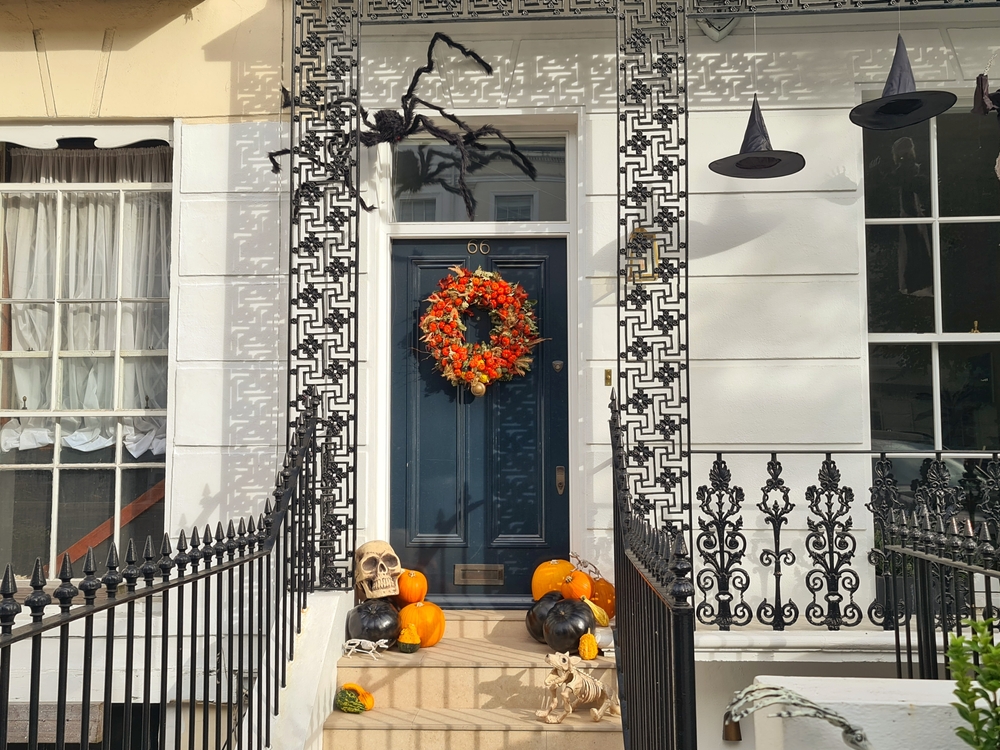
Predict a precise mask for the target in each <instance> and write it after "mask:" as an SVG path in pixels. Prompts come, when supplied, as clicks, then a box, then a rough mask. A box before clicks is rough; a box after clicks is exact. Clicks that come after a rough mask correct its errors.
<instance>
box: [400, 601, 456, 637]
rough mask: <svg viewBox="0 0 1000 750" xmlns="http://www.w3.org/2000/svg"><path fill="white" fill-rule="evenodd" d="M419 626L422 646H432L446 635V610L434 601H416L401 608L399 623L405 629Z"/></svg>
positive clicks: (418, 631)
mask: <svg viewBox="0 0 1000 750" xmlns="http://www.w3.org/2000/svg"><path fill="white" fill-rule="evenodd" d="M410 624H413V625H416V626H417V635H419V636H420V647H421V648H430V647H431V646H433V645H434V644H435V643H437V642H438V641H440V640H441V638H442V636H444V624H445V623H444V612H443V611H442V610H441V608H440V607H439V606H438V605H436V604H434V603H433V602H426V601H425V602H415V603H413V604H408V605H407V606H405V607H403V608H402V609H401V610H399V625H400V627H401V628H403V629H404V630H405V629H406V627H407V626H408V625H410Z"/></svg>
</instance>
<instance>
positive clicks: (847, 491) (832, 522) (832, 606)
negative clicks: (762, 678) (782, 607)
mask: <svg viewBox="0 0 1000 750" xmlns="http://www.w3.org/2000/svg"><path fill="white" fill-rule="evenodd" d="M818 479H819V486H818V487H817V486H816V485H810V486H809V487H808V488H807V489H806V502H807V503H808V505H809V511H810V513H811V515H810V516H809V518H808V519H807V520H806V524H807V525H808V527H809V534H808V535H807V536H806V551H807V552H808V553H809V557H810V559H811V560H812V562H813V565H814V566H815V567H813V568H812V569H811V570H810V571H809V573H807V574H806V587H807V588H808V589H809V591H810V592H811V593H812V595H813V600H812V602H810V603H809V605H808V606H807V607H806V612H805V614H806V619H807V620H808V621H809V622H810V623H812V624H813V625H823V626H826V627H827V628H828V629H830V630H839V629H840V628H841V627H854V626H856V625H858V624H859V623H860V622H861V617H862V614H861V608H860V607H859V606H858V605H857V604H855V602H854V592H855V591H857V590H858V586H859V585H860V579H859V577H858V574H857V571H855V570H854V569H853V568H851V561H852V560H853V559H854V554H855V552H856V551H857V546H858V543H857V540H856V539H855V538H854V535H853V533H852V532H853V529H854V521H853V519H852V518H851V516H850V512H851V506H852V505H853V504H854V490H852V489H851V488H850V487H841V486H840V469H838V468H837V464H836V462H835V461H834V460H833V458H832V457H831V455H830V454H829V453H827V454H826V459H825V460H824V461H823V464H822V466H821V467H820V470H819V477H818ZM820 592H822V597H823V603H820V601H819V594H820ZM845 593H846V594H847V601H846V603H845V601H844V598H845V597H844V594H845Z"/></svg>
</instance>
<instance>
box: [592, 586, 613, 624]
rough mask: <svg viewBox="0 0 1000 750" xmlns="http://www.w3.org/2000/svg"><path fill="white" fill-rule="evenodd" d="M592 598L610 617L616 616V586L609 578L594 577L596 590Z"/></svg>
mask: <svg viewBox="0 0 1000 750" xmlns="http://www.w3.org/2000/svg"><path fill="white" fill-rule="evenodd" d="M590 600H591V601H592V602H593V603H594V604H596V605H597V606H598V607H600V608H601V609H603V610H604V611H605V612H607V613H608V617H614V616H615V587H614V584H612V583H611V581H609V580H608V579H607V578H595V579H594V591H593V593H592V594H591V596H590Z"/></svg>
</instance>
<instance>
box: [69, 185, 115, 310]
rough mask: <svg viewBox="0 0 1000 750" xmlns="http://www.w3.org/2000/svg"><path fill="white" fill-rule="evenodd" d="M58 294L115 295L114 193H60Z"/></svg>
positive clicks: (75, 297) (111, 297)
mask: <svg viewBox="0 0 1000 750" xmlns="http://www.w3.org/2000/svg"><path fill="white" fill-rule="evenodd" d="M62 214H63V215H62V220H63V238H62V253H63V269H62V270H63V279H62V296H63V297H64V298H67V299H114V298H115V297H117V296H118V285H117V281H116V279H117V269H118V260H117V255H118V193H66V194H64V196H63V212H62Z"/></svg>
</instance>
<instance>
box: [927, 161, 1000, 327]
mask: <svg viewBox="0 0 1000 750" xmlns="http://www.w3.org/2000/svg"><path fill="white" fill-rule="evenodd" d="M994 181H996V177H995V176H994ZM998 289H1000V224H942V225H941V293H942V296H941V312H942V318H943V323H944V330H945V331H954V332H959V333H966V332H968V331H971V330H972V328H973V326H975V325H976V323H977V321H978V328H979V330H980V331H1000V296H998V295H997V290H998Z"/></svg>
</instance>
